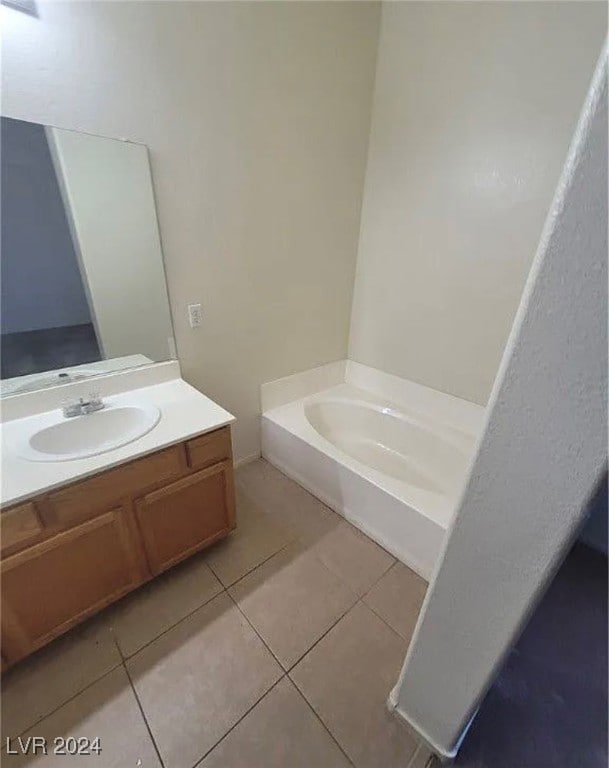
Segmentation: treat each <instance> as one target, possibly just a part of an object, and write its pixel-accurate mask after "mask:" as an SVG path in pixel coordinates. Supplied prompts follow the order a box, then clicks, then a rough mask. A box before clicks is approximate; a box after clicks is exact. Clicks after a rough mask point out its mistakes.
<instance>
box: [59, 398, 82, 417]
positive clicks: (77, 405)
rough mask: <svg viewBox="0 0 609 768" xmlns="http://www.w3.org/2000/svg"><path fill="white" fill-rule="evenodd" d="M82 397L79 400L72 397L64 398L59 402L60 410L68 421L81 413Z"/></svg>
mask: <svg viewBox="0 0 609 768" xmlns="http://www.w3.org/2000/svg"><path fill="white" fill-rule="evenodd" d="M82 405H83V402H82V397H81V398H80V399H78V398H73V397H66V398H65V399H64V400H62V401H61V410H62V411H63V415H64V416H65V417H66V418H67V419H69V418H71V417H72V416H80V414H81V413H82Z"/></svg>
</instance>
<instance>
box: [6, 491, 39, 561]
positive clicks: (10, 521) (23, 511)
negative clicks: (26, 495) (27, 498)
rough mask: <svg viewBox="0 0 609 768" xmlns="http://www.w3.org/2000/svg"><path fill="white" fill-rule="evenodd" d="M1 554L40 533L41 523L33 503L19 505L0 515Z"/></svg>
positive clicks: (25, 542)
mask: <svg viewBox="0 0 609 768" xmlns="http://www.w3.org/2000/svg"><path fill="white" fill-rule="evenodd" d="M0 531H1V536H2V552H3V553H4V552H6V551H7V550H9V549H14V548H15V547H16V546H17V545H25V544H27V542H28V541H30V540H32V539H35V538H36V537H37V536H39V534H40V533H42V523H41V522H40V518H39V517H38V512H37V511H36V507H35V506H34V504H33V503H31V502H28V503H27V504H20V505H19V506H18V507H13V508H12V509H7V510H6V511H5V512H2V513H1V514H0Z"/></svg>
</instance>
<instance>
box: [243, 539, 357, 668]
mask: <svg viewBox="0 0 609 768" xmlns="http://www.w3.org/2000/svg"><path fill="white" fill-rule="evenodd" d="M229 591H230V593H231V595H232V596H233V597H234V599H235V600H236V601H237V603H238V604H239V607H240V608H241V610H242V611H243V613H244V614H245V615H246V616H247V618H248V619H249V620H250V621H251V623H252V624H253V626H254V627H255V628H256V631H257V632H258V633H259V634H260V636H261V637H262V638H263V639H264V641H265V643H266V644H267V645H268V646H269V648H270V649H271V650H272V651H273V653H274V654H275V656H276V657H277V658H278V659H279V661H280V662H281V664H282V665H283V666H284V668H285V669H289V668H290V667H291V666H292V665H293V664H295V663H296V661H298V659H299V658H300V657H301V656H302V655H303V654H304V653H306V652H307V650H308V649H309V648H310V647H311V646H312V645H313V643H315V642H316V641H317V640H318V639H319V638H320V637H321V636H322V635H323V634H324V632H326V631H327V630H328V629H329V628H330V627H331V626H332V624H333V623H334V622H335V621H337V620H338V619H339V618H340V616H342V615H343V614H344V613H345V612H346V611H347V610H348V609H349V608H350V607H351V606H352V605H353V603H354V602H355V600H356V596H355V595H354V594H353V592H351V590H350V589H349V588H348V587H347V586H346V585H345V584H344V583H343V582H342V581H341V580H340V579H339V578H338V577H337V576H335V575H334V574H333V573H332V572H331V571H329V570H328V569H327V568H326V567H325V566H324V565H323V563H322V562H321V561H320V560H319V559H318V558H317V557H315V555H314V554H313V553H312V552H310V551H308V550H307V549H306V548H303V547H302V546H301V545H290V546H289V547H286V549H284V550H282V551H281V552H279V553H278V554H276V555H275V556H274V557H272V558H271V559H270V560H267V562H266V563H264V564H263V565H261V566H260V568H257V569H256V570H255V571H253V572H252V573H250V574H249V575H248V576H246V577H245V578H243V579H241V581H239V582H237V584H235V585H234V586H233V587H231V588H230V590H229Z"/></svg>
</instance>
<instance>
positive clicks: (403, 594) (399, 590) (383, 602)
mask: <svg viewBox="0 0 609 768" xmlns="http://www.w3.org/2000/svg"><path fill="white" fill-rule="evenodd" d="M426 591H427V582H426V581H425V580H424V579H422V578H421V577H420V576H418V575H417V574H416V573H415V572H414V571H411V570H410V568H407V567H406V566H405V565H403V564H402V563H396V564H395V565H394V566H393V567H392V568H391V569H390V570H389V571H387V573H386V574H385V575H384V576H383V578H382V579H381V580H380V581H378V582H377V583H376V584H375V585H374V587H372V589H371V590H370V592H368V594H367V595H366V596H365V597H364V602H365V603H366V605H368V606H369V607H370V608H372V610H373V611H374V612H375V613H377V614H378V615H379V616H380V617H381V618H382V619H384V621H386V622H387V624H389V626H390V627H393V629H395V631H396V632H399V634H400V635H402V637H403V638H404V639H405V640H410V638H411V637H412V633H413V631H414V628H415V625H416V623H417V618H418V616H419V611H420V610H421V605H422V603H423V599H424V597H425V592H426Z"/></svg>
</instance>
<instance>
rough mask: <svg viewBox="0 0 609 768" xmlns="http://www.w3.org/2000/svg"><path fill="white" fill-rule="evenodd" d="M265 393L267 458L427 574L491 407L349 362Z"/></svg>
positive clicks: (264, 447) (274, 384) (273, 386)
mask: <svg viewBox="0 0 609 768" xmlns="http://www.w3.org/2000/svg"><path fill="white" fill-rule="evenodd" d="M337 382H339V383H337ZM328 384H330V386H327V385H328ZM315 390H317V391H315ZM295 394H296V395H299V396H298V397H296V398H293V396H294V395H295ZM262 399H263V416H262V454H263V456H264V457H265V458H266V459H267V460H268V461H270V462H271V463H272V464H273V465H275V466H276V467H277V468H278V469H280V470H281V471H282V472H284V473H285V474H286V475H288V476H290V477H292V478H293V479H294V480H296V481H297V482H298V483H300V484H301V485H302V486H304V487H305V488H306V489H307V490H309V491H310V492H311V493H313V494H314V495H315V496H317V497H318V498H319V499H321V500H322V501H323V502H325V503H326V504H327V505H328V506H330V507H332V509H334V510H336V511H337V512H339V513H340V514H342V515H344V516H345V517H346V518H347V519H349V520H350V521H351V522H353V523H354V524H355V525H357V526H358V527H359V528H361V529H362V530H363V531H364V532H365V533H366V534H368V535H369V536H370V537H371V538H373V539H375V540H376V541H377V542H378V543H379V544H381V545H382V546H383V547H385V548H386V549H387V550H388V551H390V552H391V553H392V554H394V555H395V556H396V557H398V558H399V559H400V560H401V561H402V562H404V563H406V565H408V566H410V567H411V568H413V569H414V570H415V571H417V572H418V573H419V574H420V575H421V576H423V577H424V578H427V579H428V578H429V576H430V574H431V571H432V570H433V567H434V564H435V561H436V558H437V556H438V554H439V551H440V548H441V545H442V541H443V538H444V534H445V531H446V529H447V527H448V525H449V523H450V520H451V518H452V515H453V513H454V510H455V506H456V502H457V500H458V497H459V494H460V492H461V489H462V487H463V484H464V482H465V478H466V475H467V471H468V467H469V464H470V462H471V459H472V457H473V453H474V450H475V446H476V441H477V437H478V434H479V431H480V428H481V425H482V419H483V416H484V409H483V408H482V407H480V406H478V405H474V404H473V403H468V402H466V401H464V400H460V399H459V398H455V397H451V396H450V395H446V394H444V393H441V392H437V391H435V390H432V389H429V388H428V387H422V386H420V385H418V384H414V383H413V382H409V381H405V380H403V379H398V378H397V377H395V376H389V375H388V374H385V373H382V372H380V371H375V370H374V369H371V368H368V367H366V366H362V365H360V364H358V363H353V362H351V361H342V362H341V363H337V364H332V366H324V367H323V368H321V369H315V370H314V371H308V372H305V373H304V374H298V375H297V376H291V377H288V378H286V379H281V380H279V381H277V382H271V383H270V384H268V385H264V386H263V391H262ZM286 400H287V402H286Z"/></svg>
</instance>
